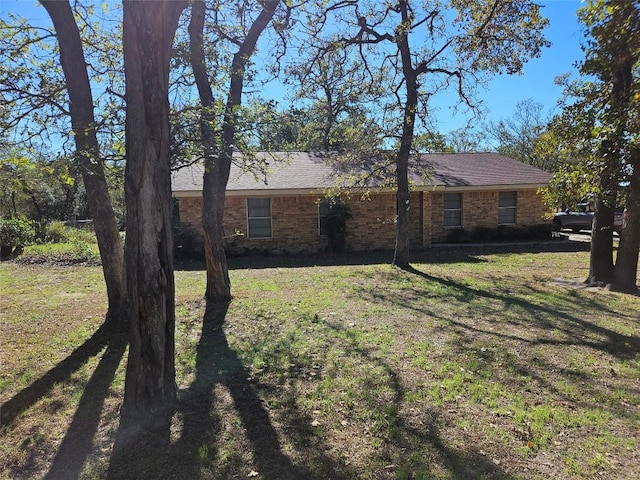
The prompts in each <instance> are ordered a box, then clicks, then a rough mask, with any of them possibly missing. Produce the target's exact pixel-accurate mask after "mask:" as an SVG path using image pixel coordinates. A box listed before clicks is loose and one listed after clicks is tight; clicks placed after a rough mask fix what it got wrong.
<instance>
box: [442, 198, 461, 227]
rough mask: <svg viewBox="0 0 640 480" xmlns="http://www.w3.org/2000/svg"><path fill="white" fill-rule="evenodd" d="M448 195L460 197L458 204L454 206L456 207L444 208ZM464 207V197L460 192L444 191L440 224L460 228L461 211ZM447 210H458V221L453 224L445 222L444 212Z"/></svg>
mask: <svg viewBox="0 0 640 480" xmlns="http://www.w3.org/2000/svg"><path fill="white" fill-rule="evenodd" d="M448 195H456V196H457V197H458V198H459V199H460V206H459V207H456V208H446V207H445V205H446V203H447V202H446V198H447V196H448ZM463 208H464V198H463V195H462V192H451V193H445V194H444V196H443V197H442V226H443V227H444V228H461V227H462V211H463ZM447 212H459V215H460V221H459V222H458V223H457V224H455V225H448V224H447V220H446V214H447Z"/></svg>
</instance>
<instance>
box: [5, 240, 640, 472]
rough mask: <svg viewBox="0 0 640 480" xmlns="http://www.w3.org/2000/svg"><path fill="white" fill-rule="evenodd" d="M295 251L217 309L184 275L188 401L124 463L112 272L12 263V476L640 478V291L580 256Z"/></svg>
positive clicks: (8, 425) (180, 326)
mask: <svg viewBox="0 0 640 480" xmlns="http://www.w3.org/2000/svg"><path fill="white" fill-rule="evenodd" d="M300 260H301V259H296V258H293V259H291V258H288V259H287V258H280V259H278V258H270V259H267V260H263V259H262V260H261V259H255V258H254V259H243V260H238V261H236V263H235V264H233V263H232V265H236V267H237V268H235V269H234V270H232V272H231V274H232V282H233V293H234V300H233V302H232V303H231V304H230V306H229V308H228V310H226V309H224V308H221V309H218V310H210V311H209V312H208V313H207V315H205V304H204V302H203V301H202V299H201V297H202V293H203V291H204V282H205V276H204V273H203V272H202V271H201V270H199V269H191V270H179V271H177V272H176V285H177V292H176V297H177V345H176V351H177V358H176V364H177V379H176V380H177V384H178V387H179V388H180V399H181V401H180V404H179V405H178V406H177V409H176V413H175V415H174V418H173V424H172V426H171V428H170V429H169V430H167V431H164V432H154V433H153V435H147V436H146V437H144V438H142V439H138V440H132V442H134V443H131V444H130V445H126V448H124V449H122V450H119V451H118V452H117V454H115V455H112V446H113V443H114V441H115V438H116V433H117V430H118V409H119V406H120V404H121V401H122V395H123V388H124V367H125V363H126V353H125V343H124V342H123V341H122V339H121V338H119V339H114V338H110V337H108V336H102V335H101V334H99V335H94V336H93V337H92V335H93V334H94V332H95V331H96V329H97V327H98V326H99V325H100V323H101V320H102V317H103V315H104V313H105V308H106V301H105V295H104V287H103V282H102V277H101V271H100V269H99V267H55V266H46V267H45V266H23V265H17V264H7V263H3V264H1V265H0V292H1V295H0V308H1V313H2V318H1V323H0V335H1V338H2V350H1V352H2V353H1V355H2V364H1V367H0V368H1V369H2V370H1V372H2V383H1V384H0V387H1V391H2V394H1V395H2V396H1V399H0V400H1V401H2V404H3V411H2V419H3V427H2V437H3V441H2V442H1V445H2V446H1V447H0V458H1V460H0V471H1V472H2V474H1V475H2V478H34V477H36V478H37V477H44V476H45V475H47V473H48V474H49V478H75V477H78V476H79V477H80V478H106V477H107V476H108V477H109V478H176V479H177V478H220V479H222V478H234V477H236V478H250V477H253V476H255V477H256V478H268V479H281V478H285V479H286V478H291V479H302V478H317V479H325V478H459V479H467V478H469V479H471V478H526V479H530V478H531V479H533V478H541V479H542V478H544V479H546V478H558V479H560V478H562V479H565V478H585V479H586V478H608V479H628V478H640V444H639V440H638V436H639V434H640V365H639V360H640V319H639V317H640V315H639V312H640V298H638V297H632V296H628V295H621V294H617V293H612V292H608V291H606V290H602V289H585V288H582V287H581V285H580V284H579V282H580V281H581V280H582V279H584V278H585V277H586V274H587V270H588V268H587V267H588V253H587V252H576V251H571V252H548V253H544V252H540V253H535V252H523V253H503V254H497V253H489V250H488V249H485V250H474V251H467V252H463V251H459V250H458V251H455V252H447V251H446V250H444V249H440V250H438V251H437V252H434V251H431V252H427V253H425V254H422V255H416V256H415V262H414V264H413V265H414V267H415V270H414V271H412V272H407V271H402V270H399V269H396V268H392V267H391V266H389V265H387V264H385V263H383V262H384V261H386V260H388V258H387V256H385V255H379V256H368V257H366V256H362V257H351V258H350V261H351V263H353V265H335V266H331V265H324V266H312V265H309V264H312V263H314V262H313V261H311V262H307V261H300ZM312 260H313V259H312ZM316 260H317V261H318V263H319V262H322V263H327V259H326V258H325V259H320V258H318V259H316ZM330 260H331V259H330ZM333 260H336V261H337V262H342V263H344V258H341V257H336V258H335V259H333ZM307 263H309V264H307ZM329 263H330V262H329ZM225 317H226V318H225ZM222 318H224V320H225V321H224V324H223V325H222V326H220V324H219V323H218V322H219V321H220V320H221V319H222ZM203 319H204V324H205V328H204V330H203ZM88 339H90V340H88ZM87 340H88V341H87ZM85 342H86V343H85ZM81 346H82V347H81ZM79 347H81V348H80V349H79V350H77V349H78V348H79ZM74 351H75V352H74ZM47 372H49V373H47ZM118 441H119V442H122V439H119V440H118Z"/></svg>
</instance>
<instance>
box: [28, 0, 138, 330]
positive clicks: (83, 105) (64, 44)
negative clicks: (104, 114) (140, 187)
mask: <svg viewBox="0 0 640 480" xmlns="http://www.w3.org/2000/svg"><path fill="white" fill-rule="evenodd" d="M40 3H41V4H42V5H43V6H44V8H45V9H46V10H47V12H48V13H49V16H50V17H51V20H52V21H53V26H54V28H55V30H56V35H57V37H58V45H59V48H60V63H61V65H62V70H63V71H64V75H65V82H66V85H67V92H68V94H69V112H70V114H71V125H72V129H73V135H74V140H75V144H76V158H77V160H78V164H79V166H80V173H81V175H82V181H83V182H84V186H85V189H86V191H87V203H88V205H89V210H90V211H91V216H92V218H93V226H94V228H95V232H96V238H97V240H98V248H99V250H100V258H101V260H102V271H103V274H104V279H105V283H106V287H107V297H108V300H109V308H108V311H107V316H106V322H107V323H111V324H114V325H123V324H126V322H127V291H126V285H125V275H124V252H123V249H122V245H121V243H120V235H119V232H118V225H117V223H116V218H115V214H114V212H113V207H112V205H111V197H110V196H109V188H108V185H107V179H106V177H105V174H104V168H103V161H102V158H100V147H99V144H98V139H97V137H96V121H95V117H94V114H93V108H94V105H93V97H92V95H91V85H90V83H89V75H88V73H87V67H86V62H85V58H84V51H83V48H82V40H81V38H80V32H79V30H78V25H77V24H76V21H75V18H74V16H73V11H72V10H71V7H70V5H69V2H68V1H57V0H55V1H54V0H42V1H41V2H40Z"/></svg>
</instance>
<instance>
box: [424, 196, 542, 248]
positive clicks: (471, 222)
mask: <svg viewBox="0 0 640 480" xmlns="http://www.w3.org/2000/svg"><path fill="white" fill-rule="evenodd" d="M443 207H444V193H441V192H433V193H431V216H432V218H431V225H432V227H431V239H432V241H434V242H442V241H444V240H446V238H447V234H448V232H449V231H450V230H451V229H450V228H445V227H444V226H443ZM546 211H547V207H546V206H545V204H544V203H543V201H542V197H541V196H540V195H538V194H537V193H536V191H535V190H521V191H518V196H517V204H516V225H536V224H539V223H544V222H545V220H544V219H543V218H542V217H543V215H544V214H545V213H546ZM425 224H426V222H425ZM497 225H498V192H495V191H478V192H464V193H463V194H462V228H464V229H473V228H474V227H495V226H497Z"/></svg>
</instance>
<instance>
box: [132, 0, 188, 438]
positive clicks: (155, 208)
mask: <svg viewBox="0 0 640 480" xmlns="http://www.w3.org/2000/svg"><path fill="white" fill-rule="evenodd" d="M185 6H186V2H173V1H167V2H156V1H152V0H138V1H134V0H129V1H126V0H125V2H124V26H123V46H124V67H125V82H126V98H127V116H126V130H125V132H126V133H125V134H126V154H127V166H126V171H125V200H126V206H127V237H126V244H125V261H126V272H127V289H128V293H129V302H130V309H131V320H130V321H131V338H130V346H129V357H128V363H127V372H126V379H125V393H124V402H123V406H122V413H121V415H122V420H123V423H124V424H125V425H128V424H130V423H131V424H137V425H141V426H143V427H147V426H155V425H158V424H165V423H166V422H167V421H168V420H169V419H170V417H169V414H170V412H171V410H172V408H173V405H174V402H175V399H176V391H177V388H176V384H175V356H174V349H175V287H174V278H173V255H172V243H173V242H172V237H171V211H172V202H171V173H170V161H169V144H170V132H169V102H168V86H169V68H170V66H169V60H170V56H171V47H172V44H173V38H174V35H175V31H176V29H177V26H178V18H179V17H180V13H181V12H182V10H183V9H184V7H185Z"/></svg>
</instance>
